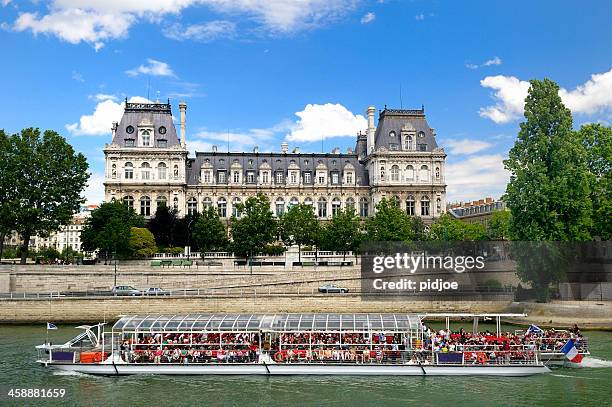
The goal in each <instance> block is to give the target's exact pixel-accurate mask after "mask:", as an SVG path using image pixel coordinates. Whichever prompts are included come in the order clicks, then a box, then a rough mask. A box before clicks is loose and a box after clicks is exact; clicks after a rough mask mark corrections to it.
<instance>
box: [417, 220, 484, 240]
mask: <svg viewBox="0 0 612 407" xmlns="http://www.w3.org/2000/svg"><path fill="white" fill-rule="evenodd" d="M429 238H430V239H431V240H438V241H477V240H486V238H487V233H486V230H485V227H484V225H482V224H481V223H466V222H463V221H460V220H458V219H453V218H452V217H451V216H450V215H449V214H447V213H445V214H444V215H442V216H440V217H439V218H438V219H437V220H436V221H435V222H434V223H433V224H432V225H431V227H430V229H429Z"/></svg>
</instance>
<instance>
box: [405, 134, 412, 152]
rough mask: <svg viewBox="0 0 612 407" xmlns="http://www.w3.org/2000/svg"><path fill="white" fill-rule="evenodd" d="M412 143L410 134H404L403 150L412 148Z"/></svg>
mask: <svg viewBox="0 0 612 407" xmlns="http://www.w3.org/2000/svg"><path fill="white" fill-rule="evenodd" d="M413 146H414V143H413V141H412V136H406V139H405V141H404V150H408V151H410V150H413Z"/></svg>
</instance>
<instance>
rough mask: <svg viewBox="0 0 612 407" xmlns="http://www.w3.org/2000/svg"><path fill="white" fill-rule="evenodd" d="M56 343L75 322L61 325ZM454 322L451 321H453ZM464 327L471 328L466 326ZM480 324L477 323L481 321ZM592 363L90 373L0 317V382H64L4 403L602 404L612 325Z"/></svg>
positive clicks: (597, 342) (594, 341)
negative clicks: (475, 370) (58, 368)
mask: <svg viewBox="0 0 612 407" xmlns="http://www.w3.org/2000/svg"><path fill="white" fill-rule="evenodd" d="M59 328H60V329H59V330H57V331H51V334H50V339H51V340H52V342H53V343H63V342H64V341H66V340H68V339H70V338H72V337H73V336H75V335H76V334H77V333H78V332H80V330H76V329H74V327H73V326H60V327H59ZM453 328H454V327H453ZM465 328H468V329H469V328H470V327H468V326H466V327H465ZM481 328H482V327H481ZM585 334H586V335H587V336H588V337H589V339H590V346H591V353H592V355H593V357H592V358H589V359H585V364H586V365H588V366H591V367H588V368H581V369H555V370H553V372H552V373H551V374H545V375H538V376H532V377H527V378H503V377H501V378H496V377H248V376H241V377H219V376H189V377H171V376H138V377H136V376H134V377H95V376H88V375H80V374H79V375H75V374H72V375H67V374H58V373H53V372H52V371H50V370H48V369H44V368H43V367H41V366H39V365H37V364H36V363H35V362H34V361H35V359H36V351H35V349H34V346H35V345H37V344H40V343H42V342H44V340H45V327H44V325H42V324H41V325H36V326H32V325H28V326H10V325H0V388H1V389H2V390H3V392H6V390H7V389H8V388H9V387H19V388H24V387H25V388H36V387H38V388H46V389H49V388H63V389H65V390H66V396H65V397H64V398H63V399H61V400H59V399H58V400H50V399H47V400H34V399H28V400H27V401H26V402H24V400H21V401H15V400H10V399H8V398H7V397H6V396H4V395H3V396H0V406H4V405H64V406H65V405H74V406H77V405H86V406H126V405H129V406H168V405H173V406H174V405H177V406H233V405H235V406H243V405H248V406H250V405H253V406H294V405H299V406H300V407H302V406H409V405H414V406H441V407H446V406H448V407H451V406H471V407H474V406H489V407H497V406H533V405H547V406H565V405H568V406H569V405H574V406H576V405H580V406H600V407H603V406H607V405H612V332H585Z"/></svg>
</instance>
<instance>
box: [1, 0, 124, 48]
mask: <svg viewBox="0 0 612 407" xmlns="http://www.w3.org/2000/svg"><path fill="white" fill-rule="evenodd" d="M133 19H134V18H133V16H132V15H129V14H112V13H98V12H94V11H85V10H82V9H76V8H71V9H65V10H58V11H53V12H51V13H49V14H47V15H45V16H43V17H41V18H38V14H37V13H22V14H20V15H19V17H18V18H17V20H16V21H15V24H14V25H13V29H14V30H15V31H25V30H30V31H32V33H33V34H34V35H38V34H52V35H55V36H57V37H58V38H60V39H61V40H63V41H66V42H68V43H71V44H78V43H80V42H81V41H83V42H87V43H90V44H92V45H93V46H94V48H96V50H98V49H100V48H101V47H102V46H103V44H104V41H105V40H108V39H114V38H121V37H124V36H126V35H127V33H128V29H129V27H130V25H131V24H132V22H133Z"/></svg>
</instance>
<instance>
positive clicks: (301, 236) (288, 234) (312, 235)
mask: <svg viewBox="0 0 612 407" xmlns="http://www.w3.org/2000/svg"><path fill="white" fill-rule="evenodd" d="M279 228H280V235H281V239H282V240H283V243H285V244H286V245H287V246H292V245H298V247H299V248H300V250H301V248H302V246H304V245H316V244H317V242H318V239H319V237H320V232H321V227H320V224H319V220H318V219H317V218H316V216H315V214H314V211H313V208H312V206H311V205H306V204H298V205H293V206H292V207H290V208H289V210H288V211H287V213H285V214H284V215H283V216H282V218H281V219H280V225H279ZM298 256H301V253H300V254H299V255H298ZM300 260H301V259H300Z"/></svg>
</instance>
